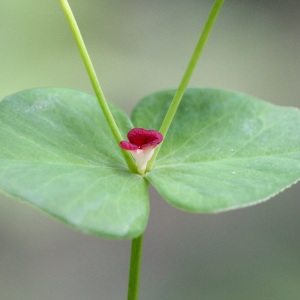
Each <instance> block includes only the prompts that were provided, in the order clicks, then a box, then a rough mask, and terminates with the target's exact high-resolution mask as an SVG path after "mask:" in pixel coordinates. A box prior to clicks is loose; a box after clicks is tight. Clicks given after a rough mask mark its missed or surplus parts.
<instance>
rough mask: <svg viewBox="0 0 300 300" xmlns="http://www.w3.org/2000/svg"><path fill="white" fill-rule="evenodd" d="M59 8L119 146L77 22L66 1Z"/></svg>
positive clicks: (130, 163)
mask: <svg viewBox="0 0 300 300" xmlns="http://www.w3.org/2000/svg"><path fill="white" fill-rule="evenodd" d="M59 2H60V4H61V6H62V9H63V11H64V13H65V15H66V17H67V20H68V22H69V25H70V27H71V30H72V33H73V35H74V38H75V41H76V43H77V46H78V49H79V52H80V55H81V58H82V60H83V63H84V65H85V68H86V70H87V73H88V76H89V78H90V81H91V83H92V86H93V88H94V91H95V94H96V97H97V99H98V102H99V104H100V106H101V109H102V111H103V114H104V117H105V118H106V121H107V123H108V125H109V127H110V130H111V132H112V134H113V136H114V138H115V140H116V142H117V144H119V143H120V142H121V141H122V140H123V138H122V135H121V133H120V131H119V128H118V126H117V124H116V122H115V119H114V117H113V115H112V113H111V111H110V109H109V106H108V104H107V102H106V100H105V97H104V94H103V92H102V89H101V86H100V83H99V80H98V78H97V74H96V72H95V69H94V67H93V64H92V61H91V59H90V56H89V54H88V51H87V49H86V47H85V44H84V41H83V38H82V36H81V33H80V30H79V28H78V25H77V22H76V20H75V17H74V15H73V13H72V10H71V7H70V5H69V3H68V1H67V0H59ZM121 151H122V154H123V156H124V158H125V160H126V163H127V165H128V167H129V169H130V171H132V172H135V173H137V168H136V165H135V162H134V160H133V158H132V157H131V155H130V153H129V152H128V151H124V150H123V149H121Z"/></svg>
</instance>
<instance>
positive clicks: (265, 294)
mask: <svg viewBox="0 0 300 300" xmlns="http://www.w3.org/2000/svg"><path fill="white" fill-rule="evenodd" d="M70 4H71V6H72V8H73V10H74V13H75V15H76V17H77V20H78V23H79V25H80V27H81V30H82V34H83V36H84V38H85V41H86V44H87V47H88V49H89V51H90V54H91V57H92V59H93V61H94V64H95V68H96V70H97V72H98V76H99V79H100V82H101V84H102V87H103V90H104V93H105V95H106V97H107V98H108V99H109V100H110V101H112V102H114V103H116V104H118V105H119V106H120V107H122V108H123V109H124V110H125V111H126V112H127V113H130V111H131V110H132V108H133V107H134V105H135V104H136V103H137V102H138V101H139V99H141V98H142V97H143V96H145V95H147V94H149V93H151V92H154V91H157V90H161V89H165V88H173V87H176V86H177V85H178V83H179V81H180V79H181V76H182V74H183V72H184V69H185V66H186V64H187V61H188V59H189V56H190V54H191V52H192V50H193V47H194V45H195V43H196V40H197V37H198V35H199V32H200V30H201V29H202V27H203V24H204V22H205V19H206V17H207V14H208V13H209V10H210V7H211V6H212V4H213V1H212V0H211V1H208V0H202V1H200V0H194V1H192V0H185V1H179V0H172V1H171V0H161V1H149V0H148V1H147V0H140V1H134V0H126V1H124V0H112V1H109V0H86V1H83V0H70ZM299 49H300V2H299V1H292V0H286V1H279V0H272V1H271V0H269V1H266V0H264V1H254V0H248V1H246V0H244V1H238V0H231V1H227V2H226V1H225V4H224V7H223V9H222V11H221V14H220V17H219V18H218V20H217V23H216V25H215V28H214V29H213V32H212V34H211V37H210V39H209V41H208V44H207V46H206V48H205V50H204V53H203V55H202V58H201V61H200V63H199V66H198V68H197V71H196V72H195V75H194V76H193V78H192V80H191V84H190V85H191V86H209V87H219V88H224V89H233V90H237V91H242V92H245V93H248V94H251V95H254V96H256V97H259V98H261V99H264V100H266V101H269V102H272V103H275V104H279V105H287V106H297V107H300V102H299V95H300V84H299V77H300V51H299ZM0 58H1V59H0V70H1V71H0V98H1V99H2V98H3V97H4V96H6V95H9V94H12V93H14V92H17V91H19V90H23V89H27V88H32V87H40V86H62V87H71V88H75V89H79V90H83V91H86V92H90V93H92V92H93V91H92V88H91V85H90V83H89V80H88V78H87V75H86V72H85V70H84V67H83V64H82V62H81V59H80V56H79V54H78V51H77V48H76V46H75V43H74V40H73V37H72V35H71V33H70V29H69V27H68V24H67V22H66V20H65V17H64V15H63V13H62V11H61V8H60V6H59V2H58V1H45V0H42V1H41V0H26V1H17V0H1V4H0ZM299 193H300V186H299V184H298V185H294V186H293V187H291V188H290V189H288V190H286V191H285V192H283V193H281V194H279V195H278V196H276V197H274V198H273V199H272V200H271V201H267V202H265V203H263V204H260V205H257V206H253V207H249V208H245V209H241V210H237V211H231V212H226V213H223V214H217V215H196V214H188V213H185V212H182V211H179V210H176V209H174V208H173V207H171V206H169V205H168V204H166V203H165V202H164V201H163V200H162V198H161V197H160V196H159V195H158V194H157V193H156V192H155V191H154V190H150V194H151V214H150V220H149V224H148V227H147V230H146V234H145V244H144V256H143V268H142V277H141V291H140V299H141V300H143V299H144V300H146V299H155V300H156V299H157V300H159V299H172V300H177V299H189V300H190V299H191V300H198V299H205V300H206V299H207V300H223V299H225V300H227V299H228V300H232V299H243V300H244V299H246V300H247V299H249V300H250V299H251V300H252V299H258V300H261V299H263V300H264V299H266V300H267V299H270V300H271V299H272V300H277V299H278V300H283V299H284V300H295V299H300V217H299V216H300V203H299ZM0 203H1V209H0V299H1V300H53V299H59V300H60V299H64V300H82V299H89V300H94V299H95V300H96V299H101V300H102V299H103V300H107V299H111V300H119V299H120V300H121V299H126V292H127V275H128V265H129V253H130V241H114V240H107V239H101V238H95V237H92V236H87V235H84V234H82V233H80V232H76V231H73V230H72V229H69V228H68V227H66V226H64V225H62V224H61V223H58V222H57V221H54V220H53V219H51V218H50V217H48V216H46V215H44V214H42V213H40V212H38V211H37V210H35V209H33V208H31V207H29V206H27V205H25V204H22V203H19V202H17V201H16V200H13V199H10V198H8V197H5V196H0Z"/></svg>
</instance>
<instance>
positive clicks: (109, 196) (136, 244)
mask: <svg viewBox="0 0 300 300" xmlns="http://www.w3.org/2000/svg"><path fill="white" fill-rule="evenodd" d="M60 3H61V5H62V8H63V10H64V11H65V13H66V16H67V18H68V20H69V23H70V25H71V28H72V31H73V33H74V36H75V39H76V42H77V44H78V47H79V50H80V53H81V55H82V58H83V61H84V63H85V66H86V69H87V71H88V74H89V77H90V79H91V82H92V85H93V87H94V90H95V95H96V97H94V96H92V95H88V94H86V93H83V92H79V91H74V90H69V89H65V88H42V89H31V90H27V91H23V92H19V93H17V94H14V95H12V96H9V97H7V98H5V99H4V100H3V101H2V102H1V103H0V143H1V147H0V189H1V190H2V191H3V192H4V193H7V194H9V195H11V196H13V197H15V198H18V199H22V200H24V201H26V202H28V203H30V204H33V205H34V206H36V207H38V208H39V209H41V210H43V211H44V212H46V213H48V214H50V215H52V216H54V217H56V218H58V219H60V220H61V221H63V222H65V223H67V224H68V225H70V226H72V227H74V228H75V229H78V230H80V231H83V232H87V233H90V234H94V235H97V236H102V237H109V238H116V239H124V238H131V239H132V253H131V268H130V280H129V292H128V299H137V295H138V279H139V270H140V261H141V253H142V240H143V232H144V230H145V227H146V225H147V220H148V214H149V201H148V186H149V184H152V185H153V186H154V187H155V188H156V189H157V191H158V192H159V193H160V194H161V195H162V197H163V198H164V199H165V200H166V201H168V202H169V203H170V204H172V205H173V206H175V207H177V208H180V209H184V210H186V211H190V212H198V213H214V212H221V211H226V210H230V209H236V208H241V207H244V206H248V205H251V204H255V203H258V202H261V201H263V200H266V199H269V198H270V197H271V196H273V195H275V194H276V193H278V192H280V191H282V190H283V189H284V188H286V187H288V186H290V185H291V184H293V183H295V182H296V181H298V180H299V179H300V134H299V132H300V115H299V111H298V110H296V109H293V108H282V107H278V106H274V105H271V104H268V103H266V102H263V101H261V100H258V99H255V98H253V97H251V96H248V95H245V94H241V93H236V92H231V91H224V90H218V89H200V88H193V89H192V88H188V89H187V86H188V82H189V80H190V78H191V75H192V73H193V70H194V68H195V66H196V63H197V61H198V59H199V56H200V54H201V52H202V49H203V47H204V45H205V42H206V40H207V37H208V35H209V33H210V30H211V28H212V26H213V24H214V21H215V19H216V17H217V14H218V12H219V10H220V8H221V6H222V4H223V1H222V0H216V2H215V4H214V6H213V8H212V11H211V13H210V15H209V17H208V20H207V22H206V25H205V27H204V30H203V32H202V34H201V36H200V39H199V41H198V43H197V45H196V48H195V50H194V53H193V55H192V57H191V60H190V62H189V64H188V67H187V69H186V72H185V74H184V76H183V78H182V81H181V82H180V85H179V87H178V89H177V90H167V91H161V92H158V93H154V94H151V95H149V96H147V97H145V98H144V99H142V100H141V101H140V102H139V103H138V105H137V106H136V107H135V108H134V110H133V112H132V117H131V119H130V118H129V117H128V116H127V115H126V114H125V113H124V112H122V111H121V110H120V109H119V108H117V107H116V106H114V105H113V104H108V103H107V101H106V100H105V98H104V95H103V92H102V89H101V87H100V85H99V83H98V80H97V77H96V73H95V71H94V68H93V66H92V64H91V61H90V58H89V56H88V52H87V50H86V48H85V45H84V43H83V40H82V37H81V35H80V32H79V29H78V27H77V25H76V22H75V19H74V17H73V15H72V13H71V10H70V7H69V5H68V3H67V1H65V0H60ZM97 100H98V103H99V104H100V107H99V105H98V103H97ZM126 137H127V138H128V141H127V138H126Z"/></svg>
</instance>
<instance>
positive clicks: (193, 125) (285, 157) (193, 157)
mask: <svg viewBox="0 0 300 300" xmlns="http://www.w3.org/2000/svg"><path fill="white" fill-rule="evenodd" d="M173 94H174V91H163V92H159V93H156V94H152V95H150V96H149V97H146V98H145V99H143V100H142V101H141V102H140V104H139V105H138V106H137V107H136V108H135V110H134V112H133V116H132V120H133V123H134V124H135V126H138V127H144V128H146V129H150V128H151V129H158V128H159V126H160V123H161V121H162V116H163V115H164V113H165V110H166V108H167V106H168V103H169V102H170V101H171V99H172V96H173ZM143 112H145V115H146V116H147V118H141V116H142V114H143ZM299 133H300V114H299V111H298V110H296V109H293V108H282V107H277V106H274V105H271V104H268V103H266V102H263V101H260V100H258V99H255V98H253V97H250V96H247V95H244V94H240V93H235V92H230V91H222V90H215V89H188V90H187V92H186V94H185V96H184V98H183V100H182V103H181V105H180V107H179V109H178V112H177V113H176V115H175V118H174V122H173V123H172V125H171V127H170V129H169V132H168V134H167V136H166V137H165V141H164V144H163V146H162V149H161V151H160V153H159V155H158V158H157V160H156V163H155V167H154V169H153V170H152V171H151V172H149V173H148V174H147V179H148V180H149V181H150V183H152V184H153V185H154V186H155V187H156V189H157V190H158V192H159V193H160V194H161V195H162V196H163V197H164V198H165V199H166V200H167V201H168V202H169V203H170V204H172V205H174V206H176V207H178V208H181V209H185V210H188V211H192V212H205V213H210V212H219V211H224V210H229V209H234V208H238V207H244V206H247V205H252V204H255V203H259V202H261V201H263V200H266V199H268V198H269V197H271V196H273V195H275V194H276V193H278V192H280V191H282V190H283V189H284V188H285V187H288V186H290V185H291V184H293V183H295V182H297V181H298V180H299V178H300V164H299V162H300V134H299ZM278 162H280V164H278ZM270 182H271V183H270Z"/></svg>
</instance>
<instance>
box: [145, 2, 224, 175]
mask: <svg viewBox="0 0 300 300" xmlns="http://www.w3.org/2000/svg"><path fill="white" fill-rule="evenodd" d="M224 1H225V0H216V1H215V3H214V5H213V7H212V9H211V11H210V14H209V16H208V18H207V20H206V23H205V26H204V28H203V30H202V33H201V35H200V37H199V40H198V42H197V45H196V47H195V49H194V52H193V54H192V57H191V59H190V61H189V63H188V66H187V68H186V70H185V72H184V74H183V77H182V79H181V82H180V84H179V86H178V89H177V91H176V93H175V95H174V98H173V100H172V103H171V105H170V107H169V109H168V111H167V114H166V116H165V119H164V121H163V123H162V125H161V127H160V130H159V131H160V133H161V134H162V135H163V136H166V134H167V132H168V130H169V127H170V125H171V123H172V120H173V118H174V115H175V113H176V111H177V108H178V106H179V104H180V101H181V99H182V96H183V94H184V92H185V90H186V88H187V85H188V83H189V81H190V79H191V77H192V75H193V72H194V70H195V68H196V65H197V63H198V61H199V58H200V55H201V53H202V51H203V48H204V46H205V44H206V41H207V39H208V37H209V34H210V32H211V30H212V27H213V25H214V23H215V21H216V18H217V16H218V14H219V12H220V10H221V7H222V5H223V3H224ZM162 144H163V143H161V144H160V146H159V147H157V149H156V150H155V152H154V154H153V156H152V158H151V160H150V161H149V163H148V165H147V169H146V171H150V170H151V169H152V167H153V164H154V162H155V159H156V157H157V155H158V152H159V149H160V148H161V146H162Z"/></svg>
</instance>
